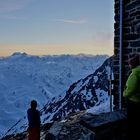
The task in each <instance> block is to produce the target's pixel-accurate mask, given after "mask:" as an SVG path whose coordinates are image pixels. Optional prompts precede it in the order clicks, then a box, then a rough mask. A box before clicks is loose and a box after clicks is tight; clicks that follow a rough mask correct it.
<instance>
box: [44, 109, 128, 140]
mask: <svg viewBox="0 0 140 140" xmlns="http://www.w3.org/2000/svg"><path fill="white" fill-rule="evenodd" d="M126 130H127V126H126V114H125V111H115V112H110V113H103V114H100V115H93V114H87V113H84V114H83V112H82V113H80V114H78V115H77V114H75V115H73V116H71V117H70V118H69V119H68V120H67V121H66V122H55V123H54V124H53V125H52V127H51V128H50V129H49V130H48V131H47V133H46V137H45V140H105V139H106V140H126Z"/></svg>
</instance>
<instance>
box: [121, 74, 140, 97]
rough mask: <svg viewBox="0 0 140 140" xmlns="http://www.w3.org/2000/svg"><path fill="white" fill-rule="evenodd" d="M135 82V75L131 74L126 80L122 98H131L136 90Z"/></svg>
mask: <svg viewBox="0 0 140 140" xmlns="http://www.w3.org/2000/svg"><path fill="white" fill-rule="evenodd" d="M137 81H138V80H137V76H136V74H131V75H130V76H129V77H128V80H127V82H126V89H125V90H124V92H123V96H124V97H131V96H132V95H133V94H134V93H135V91H136V88H137Z"/></svg>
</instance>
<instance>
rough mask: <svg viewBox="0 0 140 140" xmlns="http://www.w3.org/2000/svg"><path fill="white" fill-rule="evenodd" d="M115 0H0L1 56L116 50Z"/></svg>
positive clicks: (111, 51)
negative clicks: (114, 41)
mask: <svg viewBox="0 0 140 140" xmlns="http://www.w3.org/2000/svg"><path fill="white" fill-rule="evenodd" d="M113 40H114V0H0V56H8V55H11V54H13V53H14V52H26V53H28V54H32V55H48V54H49V55H55V54H94V55H95V54H108V55H112V54H113Z"/></svg>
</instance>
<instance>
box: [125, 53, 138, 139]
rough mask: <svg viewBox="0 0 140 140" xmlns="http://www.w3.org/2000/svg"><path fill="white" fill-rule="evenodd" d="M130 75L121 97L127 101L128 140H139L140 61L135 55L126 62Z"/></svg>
mask: <svg viewBox="0 0 140 140" xmlns="http://www.w3.org/2000/svg"><path fill="white" fill-rule="evenodd" d="M128 64H129V67H130V69H131V74H130V75H129V76H128V79H127V81H126V85H125V89H124V91H123V96H124V97H125V98H126V99H127V120H128V139H129V140H138V139H140V60H139V55H138V54H135V55H133V57H132V58H130V59H129V61H128Z"/></svg>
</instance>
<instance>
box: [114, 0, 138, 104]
mask: <svg viewBox="0 0 140 140" xmlns="http://www.w3.org/2000/svg"><path fill="white" fill-rule="evenodd" d="M122 7H123V20H122V23H123V24H122V34H123V36H122V79H123V80H122V91H123V87H124V84H125V82H126V79H127V77H128V75H129V72H130V69H129V67H128V63H127V61H128V59H129V58H130V57H131V56H132V54H133V53H135V52H136V53H139V54H140V1H139V0H123V6H122ZM114 13H115V16H114V19H115V23H114V74H115V75H114V76H115V90H114V91H115V93H114V95H115V96H116V98H115V102H116V103H117V102H118V91H119V88H118V87H119V66H120V64H119V58H120V56H119V53H120V0H114ZM122 102H123V100H122ZM123 103H124V102H123ZM117 104H118V103H117Z"/></svg>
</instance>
